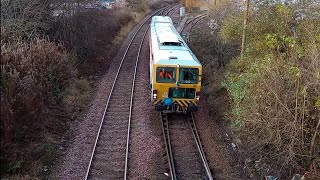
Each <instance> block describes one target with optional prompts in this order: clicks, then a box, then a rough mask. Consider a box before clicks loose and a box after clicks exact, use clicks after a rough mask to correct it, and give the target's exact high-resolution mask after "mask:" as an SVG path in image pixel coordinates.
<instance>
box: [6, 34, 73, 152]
mask: <svg viewBox="0 0 320 180" xmlns="http://www.w3.org/2000/svg"><path fill="white" fill-rule="evenodd" d="M63 49H64V48H63V47H62V46H61V45H60V44H55V43H52V42H49V41H48V40H41V39H34V40H32V41H31V42H30V43H26V42H22V41H20V40H18V41H16V42H12V43H3V44H2V46H1V129H0V130H1V137H2V138H1V148H6V146H7V145H8V143H11V141H12V140H13V139H14V136H15V135H17V134H20V133H22V128H21V127H32V128H30V129H28V131H29V132H35V130H36V128H41V127H42V126H43V125H44V124H45V120H42V119H41V118H42V117H43V114H44V113H45V111H46V110H47V109H48V108H49V107H54V106H55V105H56V104H58V103H59V102H60V101H61V98H62V92H63V89H64V87H65V83H66V82H67V79H68V78H70V72H71V70H70V66H69V65H68V62H67V56H66V53H65V51H64V50H63ZM2 150H3V149H1V151H2Z"/></svg>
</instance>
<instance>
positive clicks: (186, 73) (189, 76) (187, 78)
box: [179, 68, 199, 84]
mask: <svg viewBox="0 0 320 180" xmlns="http://www.w3.org/2000/svg"><path fill="white" fill-rule="evenodd" d="M198 79H199V70H198V69H197V68H180V77H179V82H180V83H182V84H197V83H198Z"/></svg>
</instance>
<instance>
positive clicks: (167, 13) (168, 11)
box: [163, 4, 180, 16]
mask: <svg viewBox="0 0 320 180" xmlns="http://www.w3.org/2000/svg"><path fill="white" fill-rule="evenodd" d="M179 6H180V4H177V5H175V6H173V7H172V8H170V9H168V10H167V12H166V13H165V14H163V15H165V16H168V15H169V13H170V11H172V10H173V9H176V8H177V7H179ZM175 11H176V10H175ZM175 11H174V12H175ZM172 14H173V13H172ZM172 14H171V15H172ZM169 16H170V15H169Z"/></svg>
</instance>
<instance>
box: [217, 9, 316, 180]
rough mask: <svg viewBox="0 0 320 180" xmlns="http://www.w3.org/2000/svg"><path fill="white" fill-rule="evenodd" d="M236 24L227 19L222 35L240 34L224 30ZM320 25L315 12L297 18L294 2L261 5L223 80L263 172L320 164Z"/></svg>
mask: <svg viewBox="0 0 320 180" xmlns="http://www.w3.org/2000/svg"><path fill="white" fill-rule="evenodd" d="M230 19H233V18H230ZM233 20H234V19H233ZM232 24H235V25H236V24H237V23H228V22H227V23H226V24H225V26H224V27H223V29H222V31H221V32H222V34H224V35H226V36H222V37H224V38H226V37H229V36H231V35H236V36H239V35H237V34H233V33H225V32H229V31H230V29H232V28H237V26H233V25H232ZM319 26H320V21H319V19H314V18H313V17H312V16H309V17H306V18H304V19H300V20H298V21H297V19H295V13H294V9H293V8H292V7H291V6H285V5H283V4H273V3H271V4H264V5H263V6H258V7H256V9H254V10H252V12H251V16H250V24H249V26H248V44H247V48H246V52H245V57H244V59H243V60H239V59H236V60H234V61H233V62H232V63H231V64H230V66H229V72H228V73H227V75H226V81H225V82H224V84H223V85H224V87H226V88H227V89H228V91H229V94H230V97H231V100H232V111H231V115H232V116H231V117H232V119H233V120H234V125H235V126H234V127H235V129H236V130H237V131H238V133H239V136H240V137H241V138H242V140H243V142H244V145H245V148H246V149H247V150H248V151H249V153H248V154H250V156H252V157H253V159H254V160H255V161H254V165H255V168H256V170H257V172H259V174H260V175H261V176H264V175H270V174H273V175H276V176H278V177H282V178H288V176H290V175H292V174H294V173H299V172H300V171H299V170H301V169H303V170H304V171H313V169H310V168H309V166H310V165H311V164H314V163H316V162H318V166H319V161H320V159H319V154H320V151H319V148H315V147H320V141H319V124H320V120H319V119H320V113H319V112H320V111H319V109H317V99H318V98H319V95H320V76H319V75H318V74H319V71H320V59H319V56H318V54H319V53H320V50H319V48H320V39H319V37H320V35H319V28H318V27H319ZM237 38H239V37H230V39H237ZM226 40H227V39H226ZM316 166H317V165H316Z"/></svg>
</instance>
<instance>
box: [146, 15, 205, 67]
mask: <svg viewBox="0 0 320 180" xmlns="http://www.w3.org/2000/svg"><path fill="white" fill-rule="evenodd" d="M150 26H151V29H150V31H151V33H150V36H151V43H152V44H153V45H152V46H153V48H154V49H153V56H154V64H163V65H174V66H176V65H178V64H179V65H180V66H201V63H200V62H199V61H198V59H197V58H196V56H195V55H194V54H193V53H192V51H191V50H190V49H189V47H188V46H187V44H186V43H185V42H184V40H183V39H182V37H181V36H180V34H179V33H178V32H177V31H176V29H175V28H174V26H173V24H172V20H171V18H170V17H168V16H154V17H153V18H152V20H151V24H150Z"/></svg>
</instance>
